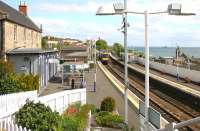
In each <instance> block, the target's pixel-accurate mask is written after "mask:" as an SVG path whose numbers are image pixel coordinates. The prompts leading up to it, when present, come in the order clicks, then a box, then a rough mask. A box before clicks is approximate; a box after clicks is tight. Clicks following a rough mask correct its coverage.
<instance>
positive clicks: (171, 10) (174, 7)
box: [97, 0, 195, 131]
mask: <svg viewBox="0 0 200 131" xmlns="http://www.w3.org/2000/svg"><path fill="white" fill-rule="evenodd" d="M121 7H122V6H121V5H120V4H119V3H118V4H116V6H115V5H114V8H115V10H114V11H115V12H112V11H111V12H106V11H105V10H104V9H103V7H100V8H99V9H98V11H97V15H124V48H125V92H124V97H125V123H128V116H127V115H128V109H127V107H128V100H127V91H128V68H127V60H128V54H127V13H132V14H139V15H144V18H145V131H148V127H149V118H148V116H149V111H148V109H149V43H148V15H149V14H163V13H168V14H169V15H179V16H189V15H195V14H194V13H181V5H180V4H170V5H169V6H168V10H167V11H162V12H151V13H148V12H147V11H145V12H134V11H127V1H126V0H124V9H123V10H122V8H121Z"/></svg>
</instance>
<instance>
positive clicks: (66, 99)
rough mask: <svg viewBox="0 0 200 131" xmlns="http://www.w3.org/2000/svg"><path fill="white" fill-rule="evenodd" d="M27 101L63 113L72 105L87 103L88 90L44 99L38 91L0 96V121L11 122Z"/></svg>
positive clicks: (55, 94)
mask: <svg viewBox="0 0 200 131" xmlns="http://www.w3.org/2000/svg"><path fill="white" fill-rule="evenodd" d="M27 99H29V100H34V101H35V102H38V101H40V102H41V103H44V104H45V105H47V106H49V107H50V108H51V109H52V110H53V111H57V112H59V113H62V112H63V111H64V110H65V109H66V108H67V107H68V105H70V104H72V103H75V102H81V104H85V103H86V88H82V89H74V90H66V91H61V92H58V93H54V94H51V95H46V96H42V97H38V96H37V91H29V92H22V93H13V94H8V95H2V96H0V120H2V121H6V122H11V121H12V115H13V113H15V112H16V111H18V110H19V108H20V107H22V106H23V105H24V104H25V103H26V100H27Z"/></svg>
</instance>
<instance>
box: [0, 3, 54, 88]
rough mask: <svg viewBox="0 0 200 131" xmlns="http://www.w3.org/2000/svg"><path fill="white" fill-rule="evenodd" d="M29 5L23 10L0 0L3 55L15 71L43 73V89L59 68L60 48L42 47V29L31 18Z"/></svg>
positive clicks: (22, 6) (0, 40)
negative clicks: (57, 60)
mask: <svg viewBox="0 0 200 131" xmlns="http://www.w3.org/2000/svg"><path fill="white" fill-rule="evenodd" d="M27 9H28V7H27V6H26V5H25V4H23V5H22V4H21V3H20V5H19V11H18V10H16V9H14V8H12V7H10V6H9V5H7V4H6V3H4V2H2V1H0V14H1V19H0V36H1V37H0V42H1V43H0V45H1V46H0V50H1V58H4V59H5V60H8V61H10V62H11V63H12V64H13V68H14V72H15V73H23V74H34V75H39V78H40V81H39V82H40V83H39V84H40V89H39V92H42V91H43V90H44V89H45V88H46V87H47V83H48V80H49V79H50V78H51V77H53V76H54V75H55V73H56V71H57V64H58V63H56V62H55V60H56V58H57V57H58V56H57V55H58V51H57V50H42V48H41V37H42V30H41V28H39V27H38V26H37V25H36V24H35V23H34V22H33V21H32V20H31V19H30V18H29V17H28V12H27Z"/></svg>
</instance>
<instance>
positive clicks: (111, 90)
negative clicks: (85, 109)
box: [85, 67, 139, 131]
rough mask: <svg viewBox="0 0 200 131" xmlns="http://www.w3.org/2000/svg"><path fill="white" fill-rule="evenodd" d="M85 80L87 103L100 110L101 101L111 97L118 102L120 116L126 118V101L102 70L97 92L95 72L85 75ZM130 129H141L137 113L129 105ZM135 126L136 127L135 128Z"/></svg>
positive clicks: (98, 76)
mask: <svg viewBox="0 0 200 131" xmlns="http://www.w3.org/2000/svg"><path fill="white" fill-rule="evenodd" d="M85 79H86V81H87V86H88V87H87V91H88V92H87V103H89V104H95V105H96V106H97V107H98V108H99V107H100V104H101V101H102V100H103V99H104V98H105V97H107V96H111V97H113V98H114V99H115V101H116V107H117V110H118V112H119V114H120V115H123V116H124V99H123V95H122V94H121V93H120V92H119V91H118V90H117V89H116V87H114V86H113V84H112V83H111V82H110V81H109V80H108V78H107V77H106V76H105V75H104V73H103V72H102V71H101V69H100V68H99V67H98V68H97V90H96V92H95V93H94V92H92V91H93V82H94V70H92V71H90V73H85ZM128 110H129V112H128V113H129V114H128V117H129V120H128V121H129V123H128V125H129V127H130V128H131V127H134V129H135V131H137V130H138V127H139V119H138V116H137V114H136V113H135V112H137V111H135V110H136V109H134V107H133V106H131V105H129V109H128ZM134 125H135V126H134Z"/></svg>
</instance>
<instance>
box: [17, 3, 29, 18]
mask: <svg viewBox="0 0 200 131" xmlns="http://www.w3.org/2000/svg"><path fill="white" fill-rule="evenodd" d="M27 10H28V7H27V6H26V3H25V2H24V4H22V3H21V2H20V5H19V12H20V13H21V14H23V15H25V16H27Z"/></svg>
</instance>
